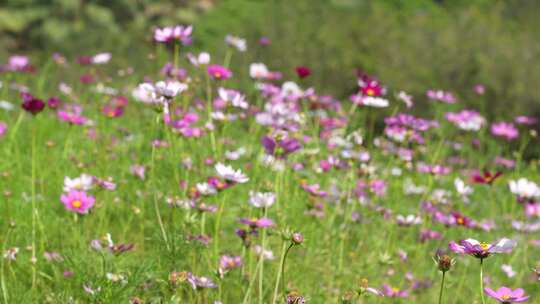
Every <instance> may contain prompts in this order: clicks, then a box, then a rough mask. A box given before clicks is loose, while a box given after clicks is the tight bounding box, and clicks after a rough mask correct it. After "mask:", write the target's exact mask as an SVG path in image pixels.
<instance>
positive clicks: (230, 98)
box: [218, 88, 249, 109]
mask: <svg viewBox="0 0 540 304" xmlns="http://www.w3.org/2000/svg"><path fill="white" fill-rule="evenodd" d="M218 95H219V98H221V99H222V100H223V101H227V102H230V103H231V104H232V105H233V107H236V108H241V109H247V108H248V107H249V104H248V103H247V102H246V97H245V96H244V95H242V94H241V93H240V92H238V91H236V90H230V89H225V88H219V89H218Z"/></svg>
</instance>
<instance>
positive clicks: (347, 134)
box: [0, 25, 540, 304]
mask: <svg viewBox="0 0 540 304" xmlns="http://www.w3.org/2000/svg"><path fill="white" fill-rule="evenodd" d="M148 36H149V37H150V36H151V37H152V38H153V42H152V43H153V46H152V51H151V53H149V54H147V55H146V57H144V58H141V59H140V60H141V61H145V62H146V64H145V68H140V69H139V68H137V64H136V63H133V65H126V66H119V65H118V64H115V61H117V60H118V57H121V55H116V54H115V55H111V54H110V53H107V52H104V53H98V54H85V55H84V56H83V55H80V56H63V55H61V54H54V55H52V56H47V57H46V58H43V57H39V58H34V57H32V56H30V57H28V56H25V55H11V56H10V57H8V58H6V59H5V60H3V61H2V62H3V65H2V66H1V67H0V81H1V86H0V107H1V109H0V153H1V154H0V155H1V157H0V191H1V193H0V195H1V196H0V202H1V203H0V212H1V217H0V218H1V222H0V224H1V225H0V230H1V233H0V242H1V246H2V248H1V250H2V256H1V265H0V271H1V273H0V289H1V292H0V299H1V301H0V302H1V303H214V304H217V303H223V304H229V303H234V304H236V303H259V304H262V303H454V304H459V303H467V304H469V303H482V304H485V303H497V302H500V303H518V302H526V301H528V302H529V303H540V251H539V247H540V232H539V231H540V187H539V186H538V183H539V182H540V174H539V173H538V165H539V163H538V161H537V160H536V158H538V154H536V153H538V151H539V149H538V144H539V140H538V138H537V131H536V130H537V128H538V119H537V118H536V117H533V116H531V115H530V113H522V115H520V116H507V117H497V118H496V119H488V118H487V116H486V115H484V114H483V113H482V112H480V110H479V109H473V108H470V107H467V106H465V105H464V101H463V99H462V98H460V96H462V95H463V94H468V95H472V96H475V97H474V98H478V99H481V98H485V95H486V94H487V91H488V88H486V87H485V86H484V85H482V84H478V83H471V84H470V86H468V87H463V88H462V91H450V90H447V89H444V88H442V89H441V88H433V87H430V86H426V87H425V91H424V92H425V93H424V94H419V95H415V96H413V95H412V94H408V93H407V92H405V91H403V90H401V89H400V88H399V87H390V86H387V85H385V80H384V79H379V78H378V77H377V76H376V75H369V74H368V73H366V72H364V71H355V70H354V67H351V71H349V72H348V73H349V75H350V78H351V79H352V80H353V81H354V82H355V83H356V85H355V87H354V88H353V90H352V91H351V94H350V96H348V97H345V98H337V97H333V96H330V95H326V94H325V93H324V92H319V90H318V88H317V86H316V85H315V84H314V83H313V82H311V81H310V79H311V78H312V77H313V74H314V73H316V71H314V70H312V69H311V68H310V63H309V62H305V63H301V64H298V65H297V66H291V67H289V70H288V71H280V70H275V69H273V67H272V66H271V65H270V64H269V65H266V64H265V63H263V62H257V61H255V62H244V61H243V60H239V58H243V57H244V56H245V55H246V54H248V53H249V52H254V50H258V49H264V48H265V47H267V46H268V45H270V44H272V41H271V39H269V38H266V37H262V38H260V39H256V40H249V39H247V40H246V39H243V38H241V37H237V36H234V35H227V36H226V37H225V39H224V41H223V40H221V41H219V42H220V45H221V48H223V49H225V50H226V51H224V56H217V55H214V54H213V52H212V50H208V52H197V51H194V50H192V49H191V45H192V41H193V40H194V39H196V37H197V28H196V27H192V26H189V25H178V26H169V27H155V28H153V29H148ZM137 43H141V44H142V43H145V42H143V41H141V42H137V41H134V42H133V45H137ZM284 47H285V46H284ZM83 53H84V52H83ZM291 72H292V73H291ZM282 73H283V74H282ZM286 75H293V76H292V77H287V76H286ZM485 103H486V107H487V108H488V107H489V100H487V99H485ZM419 108H420V109H421V110H422V111H421V113H422V114H421V115H420V114H419V112H418V109H419Z"/></svg>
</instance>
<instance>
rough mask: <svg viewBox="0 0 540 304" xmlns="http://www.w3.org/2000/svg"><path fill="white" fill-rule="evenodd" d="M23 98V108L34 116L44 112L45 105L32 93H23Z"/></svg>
mask: <svg viewBox="0 0 540 304" xmlns="http://www.w3.org/2000/svg"><path fill="white" fill-rule="evenodd" d="M21 97H22V99H23V103H22V105H21V106H22V108H23V109H24V110H25V111H26V112H29V113H31V114H32V115H36V114H37V113H39V112H41V111H43V108H45V103H44V102H43V101H42V100H41V99H38V98H36V97H34V96H32V94H30V93H25V92H23V93H21Z"/></svg>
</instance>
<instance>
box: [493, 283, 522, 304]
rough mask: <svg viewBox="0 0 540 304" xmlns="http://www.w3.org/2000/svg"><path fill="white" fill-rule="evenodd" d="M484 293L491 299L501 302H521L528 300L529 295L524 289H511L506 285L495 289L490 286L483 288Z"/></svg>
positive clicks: (507, 303)
mask: <svg viewBox="0 0 540 304" xmlns="http://www.w3.org/2000/svg"><path fill="white" fill-rule="evenodd" d="M484 291H485V292H486V294H487V295H488V296H490V297H492V298H493V299H495V300H497V301H499V302H501V303H506V304H509V303H521V302H526V301H527V300H529V296H527V295H526V294H525V291H524V290H523V289H522V288H518V289H515V290H512V289H510V288H508V287H504V286H503V287H501V288H499V289H497V290H493V289H491V288H484Z"/></svg>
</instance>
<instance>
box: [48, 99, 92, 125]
mask: <svg viewBox="0 0 540 304" xmlns="http://www.w3.org/2000/svg"><path fill="white" fill-rule="evenodd" d="M56 115H57V116H58V118H59V119H60V120H62V121H65V122H68V123H70V124H72V125H84V124H86V123H87V122H88V118H86V117H84V116H83V115H82V107H81V106H80V105H77V104H66V105H64V106H63V107H62V109H60V110H58V112H56Z"/></svg>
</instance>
